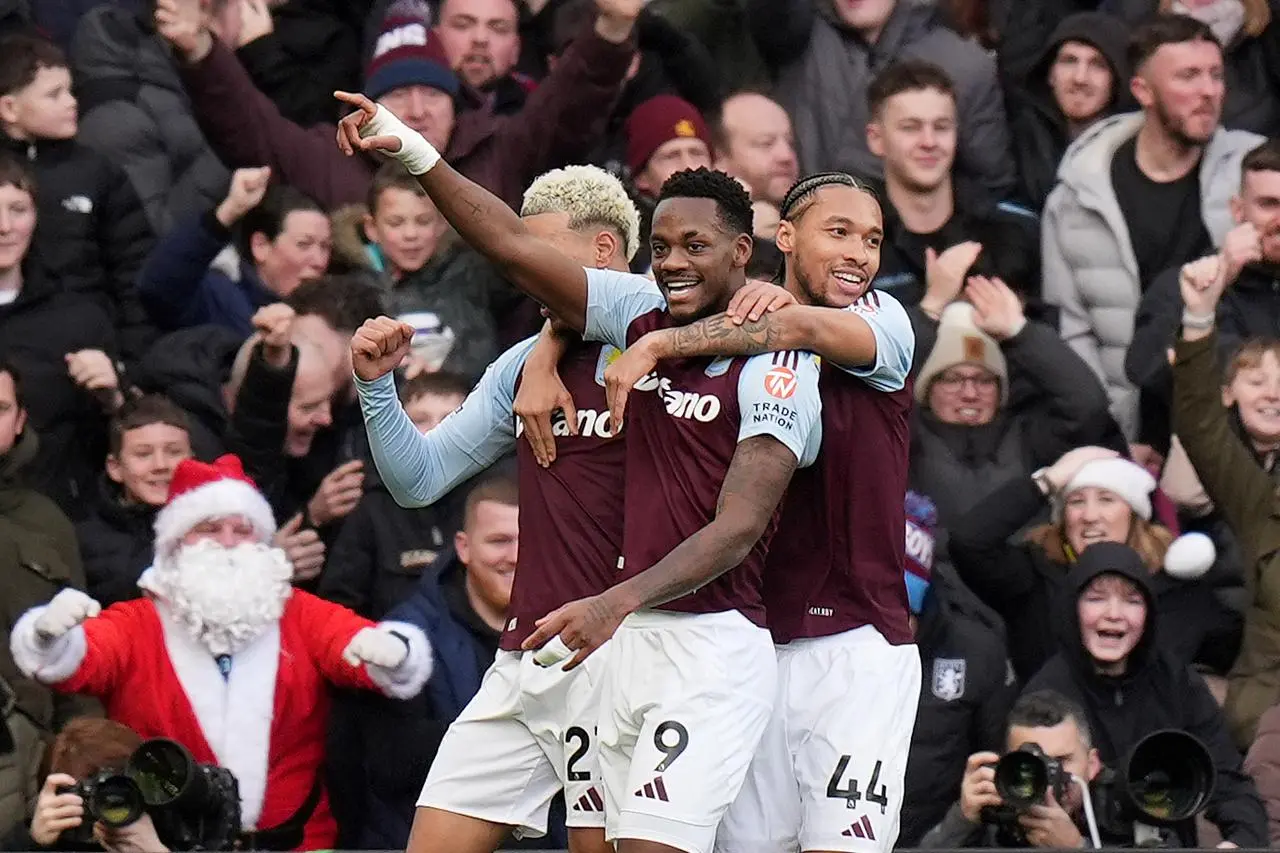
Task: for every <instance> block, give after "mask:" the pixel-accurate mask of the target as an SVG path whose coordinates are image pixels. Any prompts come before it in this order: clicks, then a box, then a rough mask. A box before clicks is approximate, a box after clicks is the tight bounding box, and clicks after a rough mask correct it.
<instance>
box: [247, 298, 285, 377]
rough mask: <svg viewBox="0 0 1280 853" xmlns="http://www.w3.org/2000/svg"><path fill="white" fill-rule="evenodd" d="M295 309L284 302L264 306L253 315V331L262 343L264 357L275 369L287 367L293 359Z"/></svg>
mask: <svg viewBox="0 0 1280 853" xmlns="http://www.w3.org/2000/svg"><path fill="white" fill-rule="evenodd" d="M294 317H295V314H294V312H293V309H292V308H290V307H289V306H288V305H285V304H284V303H283V302H274V303H272V304H271V305H264V306H263V307H261V308H259V309H258V310H257V313H255V314H254V315H253V321H252V322H253V329H254V331H255V332H257V334H258V338H259V339H260V340H261V341H262V357H263V358H264V359H265V360H266V362H267V364H270V365H272V366H273V367H287V366H288V364H289V359H290V358H292V357H293V342H292V341H290V340H289V332H290V331H291V330H292V329H293V319H294Z"/></svg>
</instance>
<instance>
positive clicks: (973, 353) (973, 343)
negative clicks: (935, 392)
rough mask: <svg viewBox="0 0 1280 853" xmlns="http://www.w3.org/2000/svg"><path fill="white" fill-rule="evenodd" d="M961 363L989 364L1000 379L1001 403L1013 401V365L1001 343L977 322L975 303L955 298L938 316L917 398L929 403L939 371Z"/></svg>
mask: <svg viewBox="0 0 1280 853" xmlns="http://www.w3.org/2000/svg"><path fill="white" fill-rule="evenodd" d="M958 364H974V365H977V366H978V367H985V368H986V369H987V370H990V371H991V372H992V373H994V374H995V375H996V376H997V377H999V379H1000V405H1002V406H1003V405H1004V404H1005V403H1007V402H1009V368H1008V365H1007V364H1006V363H1005V360H1004V353H1003V352H1001V351H1000V345H999V344H998V343H996V342H995V340H994V339H993V338H992V337H991V336H990V335H988V334H987V333H986V332H984V331H982V330H981V329H979V328H978V327H977V325H975V324H974V322H973V306H972V305H970V304H969V303H968V302H952V303H951V304H950V305H948V306H947V307H946V308H944V309H943V310H942V316H941V317H940V318H939V319H938V337H937V339H936V340H935V341H934V344H933V349H932V350H931V351H930V352H929V357H928V358H927V359H925V362H924V364H923V365H922V366H921V367H920V375H919V376H918V377H917V379H916V402H917V403H919V404H920V405H922V406H927V405H928V403H929V386H930V385H932V384H933V380H934V379H936V378H937V376H938V374H940V373H942V372H943V371H944V370H949V369H950V368H952V367H955V366H956V365H958Z"/></svg>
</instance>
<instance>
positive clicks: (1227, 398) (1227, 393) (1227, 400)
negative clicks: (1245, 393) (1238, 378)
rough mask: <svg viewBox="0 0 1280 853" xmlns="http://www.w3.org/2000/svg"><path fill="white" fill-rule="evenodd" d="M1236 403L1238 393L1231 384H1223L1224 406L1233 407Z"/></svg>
mask: <svg viewBox="0 0 1280 853" xmlns="http://www.w3.org/2000/svg"><path fill="white" fill-rule="evenodd" d="M1235 404H1236V395H1235V393H1234V392H1233V391H1232V390H1231V386H1230V385H1223V386H1222V405H1223V407H1224V408H1227V409H1229V408H1231V407H1232V406H1234V405H1235Z"/></svg>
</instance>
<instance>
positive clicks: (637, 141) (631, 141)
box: [624, 95, 711, 175]
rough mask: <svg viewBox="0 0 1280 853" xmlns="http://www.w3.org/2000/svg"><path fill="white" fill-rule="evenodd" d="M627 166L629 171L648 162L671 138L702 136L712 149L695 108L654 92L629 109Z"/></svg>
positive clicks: (699, 114) (707, 134)
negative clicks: (632, 108)
mask: <svg viewBox="0 0 1280 853" xmlns="http://www.w3.org/2000/svg"><path fill="white" fill-rule="evenodd" d="M624 130H625V132H626V135H627V168H629V169H630V170H631V174H633V175H634V174H636V173H638V172H640V171H641V170H642V169H644V167H645V166H646V165H647V164H648V162H649V158H650V157H652V156H653V152H655V151H657V150H658V149H659V148H661V147H662V145H663V144H665V143H667V142H670V141H671V140H673V139H701V140H702V141H703V142H705V143H706V145H707V150H708V151H710V150H711V133H710V132H709V131H708V130H707V123H706V122H705V121H703V119H702V114H701V113H699V112H698V109H697V107H695V106H694V105H693V104H691V103H689V102H688V101H686V100H684V99H683V98H679V97H677V96H675V95H656V96H654V97H652V98H650V99H649V100H647V101H645V102H644V103H642V104H640V105H639V106H638V107H636V108H635V109H634V110H632V111H631V115H630V116H628V117H627V122H626V125H625V127H624Z"/></svg>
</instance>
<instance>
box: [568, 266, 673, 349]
mask: <svg viewBox="0 0 1280 853" xmlns="http://www.w3.org/2000/svg"><path fill="white" fill-rule="evenodd" d="M666 307H667V300H666V299H664V298H663V297H662V291H660V290H658V285H656V284H654V283H653V282H652V281H650V280H649V279H647V278H645V277H644V276H642V275H634V274H633V273H629V272H615V271H614V270H597V269H589V268H588V269H587V325H586V328H585V329H584V330H583V332H582V336H583V337H584V338H586V339H587V340H589V341H603V342H604V343H606V344H613V345H614V346H615V347H617V348H618V349H626V348H627V327H628V326H630V325H631V321H632V320H634V319H635V318H637V317H639V316H641V315H643V314H648V313H649V312H650V311H653V310H655V309H658V308H666Z"/></svg>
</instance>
